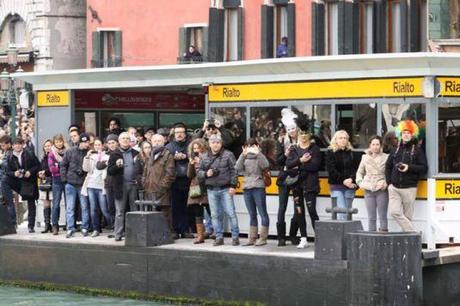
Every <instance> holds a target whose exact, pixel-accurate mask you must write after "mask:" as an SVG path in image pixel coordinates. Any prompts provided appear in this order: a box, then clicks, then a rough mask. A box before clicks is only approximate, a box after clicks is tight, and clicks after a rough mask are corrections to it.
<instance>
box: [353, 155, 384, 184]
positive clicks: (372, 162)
mask: <svg viewBox="0 0 460 306" xmlns="http://www.w3.org/2000/svg"><path fill="white" fill-rule="evenodd" d="M387 159H388V154H386V153H383V152H381V153H379V154H377V155H373V154H372V153H371V152H370V150H366V151H365V154H364V155H363V156H362V157H361V162H360V163H359V167H358V171H357V172H356V183H357V184H358V186H359V187H360V188H362V189H364V190H368V191H377V190H384V189H386V187H387V183H386V179H385V164H386V162H387Z"/></svg>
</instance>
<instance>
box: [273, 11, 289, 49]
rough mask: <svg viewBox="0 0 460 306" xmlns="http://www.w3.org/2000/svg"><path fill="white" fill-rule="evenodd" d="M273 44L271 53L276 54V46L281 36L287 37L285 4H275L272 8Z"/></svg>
mask: <svg viewBox="0 0 460 306" xmlns="http://www.w3.org/2000/svg"><path fill="white" fill-rule="evenodd" d="M273 33H274V39H273V42H274V46H273V50H274V52H273V54H276V48H277V46H278V44H280V43H281V39H282V38H283V37H288V10H287V5H276V6H275V9H274V23H273Z"/></svg>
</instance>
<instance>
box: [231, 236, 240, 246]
mask: <svg viewBox="0 0 460 306" xmlns="http://www.w3.org/2000/svg"><path fill="white" fill-rule="evenodd" d="M232 245H233V246H237V245H240V239H239V238H233V239H232Z"/></svg>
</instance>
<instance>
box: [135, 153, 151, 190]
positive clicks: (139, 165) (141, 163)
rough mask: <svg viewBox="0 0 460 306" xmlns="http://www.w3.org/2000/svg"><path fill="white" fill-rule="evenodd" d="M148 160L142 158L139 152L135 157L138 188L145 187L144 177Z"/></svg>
mask: <svg viewBox="0 0 460 306" xmlns="http://www.w3.org/2000/svg"><path fill="white" fill-rule="evenodd" d="M146 162H148V158H147V161H145V160H144V159H142V158H141V155H140V154H138V155H137V156H136V157H135V158H134V176H135V177H136V184H137V188H139V189H144V179H145V177H144V176H145V173H144V172H145V164H146Z"/></svg>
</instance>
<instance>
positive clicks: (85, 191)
mask: <svg viewBox="0 0 460 306" xmlns="http://www.w3.org/2000/svg"><path fill="white" fill-rule="evenodd" d="M103 149H104V146H103V144H102V141H101V140H100V139H98V138H96V139H95V140H94V150H90V151H88V153H87V154H86V156H85V158H84V159H83V167H82V168H83V171H85V172H86V173H87V175H86V178H85V182H84V183H83V187H82V190H81V194H82V195H85V196H88V200H89V207H90V214H91V224H92V227H93V234H92V235H91V237H93V238H94V237H97V236H99V234H100V233H101V216H100V212H102V214H103V216H104V218H105V220H106V221H107V226H108V227H109V228H111V227H112V223H113V221H112V216H111V215H110V212H109V208H108V206H107V199H106V197H105V188H104V181H105V178H106V176H107V162H108V160H109V155H108V154H106V152H105V151H104V150H103Z"/></svg>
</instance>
